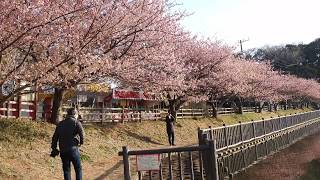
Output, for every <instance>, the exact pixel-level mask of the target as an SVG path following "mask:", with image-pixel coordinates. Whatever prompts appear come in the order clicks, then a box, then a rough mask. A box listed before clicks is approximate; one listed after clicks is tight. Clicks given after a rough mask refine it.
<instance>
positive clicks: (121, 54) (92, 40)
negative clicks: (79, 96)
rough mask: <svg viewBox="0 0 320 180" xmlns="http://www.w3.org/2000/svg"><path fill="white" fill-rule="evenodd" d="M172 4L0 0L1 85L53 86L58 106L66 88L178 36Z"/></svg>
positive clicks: (105, 73)
mask: <svg viewBox="0 0 320 180" xmlns="http://www.w3.org/2000/svg"><path fill="white" fill-rule="evenodd" d="M173 6H174V4H172V3H170V2H168V1H165V0H160V1H158V0H134V1H127V0H114V1H103V0H71V1H67V2H65V1H62V0H53V1H35V0H30V1H20V0H15V1H13V2H12V1H8V0H5V1H1V4H0V8H2V10H1V11H2V12H1V14H2V15H3V16H1V17H2V19H1V20H0V23H1V29H0V30H1V32H0V33H1V34H0V38H1V39H0V55H1V56H0V57H1V62H2V63H1V70H5V69H6V70H7V71H2V74H1V78H2V79H1V81H0V85H2V84H3V83H4V82H5V81H8V80H21V81H25V82H28V83H27V85H26V86H24V87H20V89H23V88H25V87H27V86H32V85H33V84H34V83H37V84H38V85H41V84H49V85H53V86H54V87H56V91H55V92H56V94H55V99H56V100H57V101H55V102H54V107H59V106H60V105H61V99H62V95H63V90H64V89H65V88H67V87H72V86H75V85H76V84H77V83H79V82H81V81H83V80H94V79H97V78H99V77H102V76H110V77H113V76H117V74H118V73H121V71H120V70H121V69H122V67H129V65H130V66H131V65H132V64H134V61H142V60H143V59H139V58H140V57H139V54H140V53H145V51H155V49H156V46H163V45H166V44H165V43H164V42H162V40H161V38H162V37H163V36H177V35H178V34H179V33H180V32H178V31H179V28H178V26H177V24H176V22H177V21H178V20H180V18H182V17H183V16H184V15H183V13H180V12H174V11H171V8H172V7H173ZM129 57H130V59H129ZM126 64H128V65H126ZM20 89H16V90H15V92H13V93H12V94H14V93H16V92H18V91H20ZM3 100H6V97H4V98H3ZM53 119H57V113H56V111H55V110H54V113H53Z"/></svg>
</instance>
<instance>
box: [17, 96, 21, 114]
mask: <svg viewBox="0 0 320 180" xmlns="http://www.w3.org/2000/svg"><path fill="white" fill-rule="evenodd" d="M20 117H21V95H20V93H19V94H18V97H17V117H16V118H20Z"/></svg>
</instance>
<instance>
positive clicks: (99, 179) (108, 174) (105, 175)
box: [95, 160, 122, 180]
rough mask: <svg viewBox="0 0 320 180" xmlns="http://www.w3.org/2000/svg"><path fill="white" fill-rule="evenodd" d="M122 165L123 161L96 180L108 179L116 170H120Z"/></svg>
mask: <svg viewBox="0 0 320 180" xmlns="http://www.w3.org/2000/svg"><path fill="white" fill-rule="evenodd" d="M121 165H122V160H121V161H119V162H118V163H117V164H116V165H114V166H113V167H112V168H110V169H108V170H106V172H104V173H103V174H101V175H100V176H99V177H97V178H95V180H104V179H107V177H109V176H110V175H111V174H113V173H114V171H115V170H117V169H119V168H120V166H121Z"/></svg>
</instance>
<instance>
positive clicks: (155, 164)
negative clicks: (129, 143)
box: [136, 154, 161, 171]
mask: <svg viewBox="0 0 320 180" xmlns="http://www.w3.org/2000/svg"><path fill="white" fill-rule="evenodd" d="M136 158H137V171H153V170H159V169H160V162H161V160H160V154H144V155H137V156H136Z"/></svg>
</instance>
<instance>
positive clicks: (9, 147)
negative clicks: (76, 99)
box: [0, 110, 302, 180]
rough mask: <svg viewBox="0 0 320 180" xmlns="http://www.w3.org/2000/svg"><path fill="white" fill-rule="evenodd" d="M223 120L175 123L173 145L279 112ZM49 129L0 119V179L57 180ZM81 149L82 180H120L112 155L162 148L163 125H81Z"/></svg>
mask: <svg viewBox="0 0 320 180" xmlns="http://www.w3.org/2000/svg"><path fill="white" fill-rule="evenodd" d="M301 111H302V110H290V111H286V112H283V111H279V112H277V113H262V114H257V113H247V114H245V115H242V116H241V115H223V116H220V118H219V119H211V118H207V119H181V120H178V122H177V124H176V144H177V145H189V144H195V143H197V128H198V127H201V128H206V127H208V126H219V125H221V124H223V123H226V124H233V123H236V122H238V121H239V120H241V121H248V120H251V119H261V117H266V118H269V117H270V116H273V117H275V116H277V115H279V114H280V115H283V114H284V113H286V114H289V113H294V112H301ZM54 127H55V126H54V125H50V124H47V123H40V122H34V121H29V120H6V119H1V120H0V152H1V153H0V179H32V180H33V179H44V180H45V179H62V169H61V162H60V158H58V157H57V158H55V159H54V158H50V157H49V152H50V142H51V136H52V133H53V131H54ZM85 132H86V139H85V144H84V145H83V147H81V152H82V157H81V158H82V162H83V174H84V179H90V180H91V179H97V180H99V179H121V174H122V166H121V165H122V163H121V158H120V157H118V156H117V153H118V151H120V150H121V147H122V146H125V145H127V146H129V148H130V149H140V148H150V147H164V146H167V137H166V131H165V123H164V122H163V121H149V122H142V123H125V124H106V125H103V126H97V125H86V126H85Z"/></svg>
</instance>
